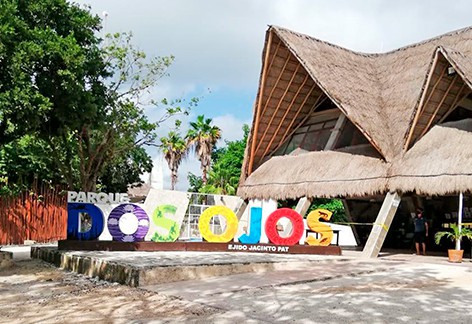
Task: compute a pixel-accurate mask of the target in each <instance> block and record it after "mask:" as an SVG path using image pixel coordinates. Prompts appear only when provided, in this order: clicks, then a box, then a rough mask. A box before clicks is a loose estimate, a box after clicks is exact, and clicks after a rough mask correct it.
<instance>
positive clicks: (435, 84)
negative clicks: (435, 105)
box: [421, 64, 449, 112]
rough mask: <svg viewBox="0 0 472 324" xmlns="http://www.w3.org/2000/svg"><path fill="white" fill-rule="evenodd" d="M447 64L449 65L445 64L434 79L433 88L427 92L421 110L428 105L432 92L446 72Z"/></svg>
mask: <svg viewBox="0 0 472 324" xmlns="http://www.w3.org/2000/svg"><path fill="white" fill-rule="evenodd" d="M448 65H449V64H446V65H445V67H444V69H443V70H442V71H441V73H440V74H439V77H438V79H437V80H436V82H434V84H433V88H432V89H431V92H430V93H429V96H428V98H427V99H426V101H425V102H424V104H423V107H421V112H423V111H424V110H425V109H426V107H427V106H428V103H429V101H430V100H431V98H432V97H433V93H434V92H435V91H436V88H437V87H438V85H439V83H440V82H441V80H442V78H443V76H444V75H445V74H446V71H447V68H448ZM426 91H427V90H426Z"/></svg>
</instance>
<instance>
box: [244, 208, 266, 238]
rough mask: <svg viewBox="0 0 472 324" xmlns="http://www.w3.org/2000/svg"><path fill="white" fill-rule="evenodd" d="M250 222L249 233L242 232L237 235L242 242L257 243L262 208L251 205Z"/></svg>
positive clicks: (259, 234)
mask: <svg viewBox="0 0 472 324" xmlns="http://www.w3.org/2000/svg"><path fill="white" fill-rule="evenodd" d="M250 217H251V224H250V225H249V230H250V235H247V234H243V235H241V236H240V237H239V242H241V243H243V244H257V243H259V240H260V239H261V225H262V208H260V207H251V214H250Z"/></svg>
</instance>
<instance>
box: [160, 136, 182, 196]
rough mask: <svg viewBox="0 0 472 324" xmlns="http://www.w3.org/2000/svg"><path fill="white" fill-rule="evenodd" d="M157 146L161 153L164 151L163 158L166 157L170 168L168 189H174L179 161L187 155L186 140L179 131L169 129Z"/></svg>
mask: <svg viewBox="0 0 472 324" xmlns="http://www.w3.org/2000/svg"><path fill="white" fill-rule="evenodd" d="M159 147H160V149H161V151H162V153H164V158H165V159H166V161H167V165H168V166H169V169H170V173H171V176H170V179H171V185H170V189H171V190H174V189H175V184H176V183H177V178H178V170H179V166H180V163H181V162H182V160H183V159H185V157H186V156H187V151H188V146H187V142H186V141H185V139H184V138H183V137H182V136H181V135H180V134H179V133H176V132H174V131H170V132H169V134H168V135H167V137H162V138H161V144H160V145H159Z"/></svg>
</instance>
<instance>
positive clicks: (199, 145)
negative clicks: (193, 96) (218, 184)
mask: <svg viewBox="0 0 472 324" xmlns="http://www.w3.org/2000/svg"><path fill="white" fill-rule="evenodd" d="M220 137H221V129H220V128H219V127H217V126H214V125H212V119H211V118H207V119H205V116H204V115H200V116H198V117H197V120H196V121H195V122H191V123H190V129H189V130H188V133H187V136H186V138H187V142H188V145H189V147H193V148H194V150H195V154H196V155H197V158H198V160H199V161H200V168H201V170H202V183H203V185H206V184H207V174H208V171H209V169H210V166H211V154H212V152H213V148H214V146H215V144H216V142H217V141H218V140H219V139H220Z"/></svg>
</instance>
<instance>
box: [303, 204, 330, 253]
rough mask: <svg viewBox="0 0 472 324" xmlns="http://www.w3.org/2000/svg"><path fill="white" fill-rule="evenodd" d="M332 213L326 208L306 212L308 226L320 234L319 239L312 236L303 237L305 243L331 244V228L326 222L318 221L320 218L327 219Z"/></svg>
mask: <svg viewBox="0 0 472 324" xmlns="http://www.w3.org/2000/svg"><path fill="white" fill-rule="evenodd" d="M332 215H333V213H332V212H330V211H329V210H327V209H315V210H314V211H312V212H311V213H309V214H308V217H307V218H306V223H307V225H308V227H309V228H310V229H311V230H312V231H313V232H316V233H319V234H320V236H321V237H320V239H316V238H314V237H312V236H307V238H306V239H305V243H307V244H308V245H321V246H328V245H330V244H331V240H332V239H333V230H332V228H331V227H329V226H328V225H326V224H323V223H320V218H323V219H324V220H326V221H328V220H330V219H331V216H332Z"/></svg>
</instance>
